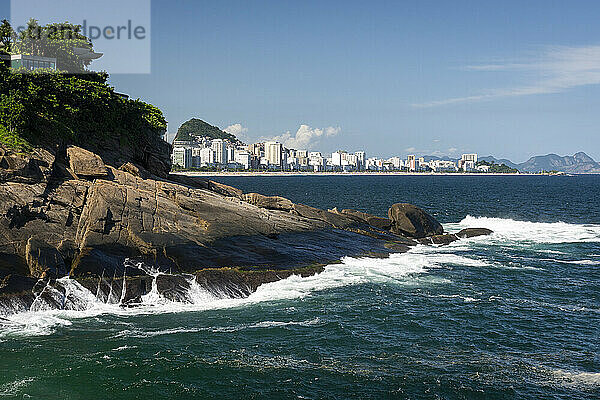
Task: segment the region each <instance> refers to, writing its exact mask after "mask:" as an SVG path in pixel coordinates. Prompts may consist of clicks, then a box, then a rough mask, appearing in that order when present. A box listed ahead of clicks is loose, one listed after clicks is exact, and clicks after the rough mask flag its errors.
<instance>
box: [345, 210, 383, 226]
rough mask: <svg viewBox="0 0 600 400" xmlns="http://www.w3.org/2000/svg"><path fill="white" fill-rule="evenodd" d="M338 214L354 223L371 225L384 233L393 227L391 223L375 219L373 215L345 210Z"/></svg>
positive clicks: (379, 218)
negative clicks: (352, 220)
mask: <svg viewBox="0 0 600 400" xmlns="http://www.w3.org/2000/svg"><path fill="white" fill-rule="evenodd" d="M340 213H341V214H343V215H345V216H348V217H350V218H352V219H354V220H356V221H359V222H362V223H365V224H367V225H371V226H373V227H375V228H377V229H381V230H384V231H387V230H390V229H391V228H392V225H393V223H392V221H391V220H389V219H387V218H381V217H377V216H375V215H371V214H367V213H364V212H361V211H357V210H349V209H345V210H342V211H341V212H340Z"/></svg>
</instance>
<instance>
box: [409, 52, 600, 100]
mask: <svg viewBox="0 0 600 400" xmlns="http://www.w3.org/2000/svg"><path fill="white" fill-rule="evenodd" d="M464 69H465V70H467V71H487V72H495V71H512V72H515V73H521V74H524V75H528V76H530V75H533V76H534V77H535V78H534V79H531V78H530V81H528V82H525V83H524V84H523V85H520V86H515V87H509V88H497V89H488V90H486V91H483V92H482V93H479V94H475V95H470V96H463V97H453V98H449V99H442V100H436V101H431V102H427V103H418V104H413V107H420V108H425V107H436V106H443V105H450V104H458V103H468V102H476V101H483V100H492V99H498V98H506V97H517V96H530V95H536V94H550V93H560V92H564V91H566V90H568V89H572V88H575V87H578V86H586V85H597V84H600V46H586V47H567V46H559V47H546V48H544V49H543V51H541V52H540V53H539V54H538V55H537V56H536V57H534V58H533V59H531V60H525V61H522V62H505V63H495V64H487V65H469V66H467V67H465V68H464ZM527 73H529V74H527Z"/></svg>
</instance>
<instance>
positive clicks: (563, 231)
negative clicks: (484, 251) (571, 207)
mask: <svg viewBox="0 0 600 400" xmlns="http://www.w3.org/2000/svg"><path fill="white" fill-rule="evenodd" d="M477 227H485V228H488V229H491V230H493V231H494V234H493V235H492V237H491V238H492V239H499V240H505V241H513V242H524V243H552V244H556V243H576V242H588V243H594V242H600V225H588V224H586V225H583V224H582V225H579V224H568V223H565V222H554V223H546V222H527V221H515V220H513V219H505V218H489V217H473V216H470V215H468V216H467V217H465V218H464V219H463V220H462V221H460V222H459V223H458V224H448V225H447V228H450V230H460V229H463V228H477ZM479 240H483V239H479Z"/></svg>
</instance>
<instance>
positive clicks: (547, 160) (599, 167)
mask: <svg viewBox="0 0 600 400" xmlns="http://www.w3.org/2000/svg"><path fill="white" fill-rule="evenodd" d="M425 159H426V160H452V161H458V159H453V158H449V157H441V158H440V157H436V156H427V157H425ZM479 160H482V161H487V162H494V163H495V164H505V165H507V166H509V167H511V168H516V169H518V170H519V171H521V172H541V171H560V172H566V173H569V174H600V163H597V162H596V161H594V159H593V158H591V157H590V156H588V155H587V154H585V153H584V152H582V151H581V152H579V153H576V154H574V155H572V156H564V157H561V156H559V155H557V154H547V155H545V156H535V157H531V158H530V159H529V160H527V161H525V162H524V163H520V164H517V163H514V162H512V161H510V160H508V159H505V158H501V159H497V158H495V157H493V156H487V157H479Z"/></svg>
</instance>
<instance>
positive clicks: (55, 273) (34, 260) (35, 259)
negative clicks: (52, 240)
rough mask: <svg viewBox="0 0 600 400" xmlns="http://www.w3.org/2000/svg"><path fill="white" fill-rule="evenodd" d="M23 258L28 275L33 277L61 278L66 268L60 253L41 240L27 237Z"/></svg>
mask: <svg viewBox="0 0 600 400" xmlns="http://www.w3.org/2000/svg"><path fill="white" fill-rule="evenodd" d="M25 259H26V260H27V265H28V266H29V271H30V275H31V276H32V277H34V278H41V277H42V276H44V277H49V278H53V279H55V278H61V277H63V276H65V275H66V273H67V269H66V266H65V261H64V260H63V257H62V256H61V254H60V253H59V252H58V250H56V249H55V248H54V247H52V246H49V245H48V244H47V243H45V242H44V241H42V240H39V239H35V238H29V240H28V241H27V246H26V248H25Z"/></svg>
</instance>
